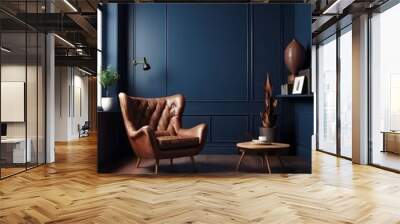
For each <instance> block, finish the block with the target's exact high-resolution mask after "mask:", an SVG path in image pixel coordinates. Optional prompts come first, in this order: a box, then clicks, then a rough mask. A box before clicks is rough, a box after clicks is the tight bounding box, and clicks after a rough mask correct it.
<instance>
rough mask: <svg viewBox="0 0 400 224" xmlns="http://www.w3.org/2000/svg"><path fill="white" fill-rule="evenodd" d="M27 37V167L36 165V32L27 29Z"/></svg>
mask: <svg viewBox="0 0 400 224" xmlns="http://www.w3.org/2000/svg"><path fill="white" fill-rule="evenodd" d="M27 38H28V41H27V43H28V51H27V52H28V55H27V56H28V57H27V58H28V63H27V80H26V89H27V93H26V113H27V114H26V115H27V137H28V138H27V142H28V144H29V145H28V150H29V149H30V151H31V153H30V157H31V158H30V161H28V163H27V166H28V168H30V167H34V166H36V165H37V160H38V153H37V151H38V141H37V132H38V119H37V117H38V111H37V110H38V107H37V105H38V88H37V84H38V66H37V64H38V49H37V46H38V35H37V33H36V32H31V31H29V32H28V33H27Z"/></svg>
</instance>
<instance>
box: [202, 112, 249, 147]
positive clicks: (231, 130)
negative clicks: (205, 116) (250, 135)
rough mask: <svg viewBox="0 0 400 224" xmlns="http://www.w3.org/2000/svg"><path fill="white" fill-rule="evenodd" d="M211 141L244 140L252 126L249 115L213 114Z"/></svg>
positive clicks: (228, 141)
mask: <svg viewBox="0 0 400 224" xmlns="http://www.w3.org/2000/svg"><path fill="white" fill-rule="evenodd" d="M211 124H212V126H211V130H210V131H211V141H212V142H215V143H220V142H222V143H232V142H239V141H242V140H243V138H244V135H245V133H246V132H248V130H249V127H250V122H249V117H248V116H243V115H242V116H230V115H224V116H213V117H212V118H211Z"/></svg>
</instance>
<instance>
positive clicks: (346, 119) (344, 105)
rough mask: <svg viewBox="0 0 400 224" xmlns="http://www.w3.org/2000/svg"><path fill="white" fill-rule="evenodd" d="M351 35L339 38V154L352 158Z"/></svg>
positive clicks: (343, 35) (346, 34)
mask: <svg viewBox="0 0 400 224" xmlns="http://www.w3.org/2000/svg"><path fill="white" fill-rule="evenodd" d="M352 74H353V71H352V34H351V30H349V31H347V32H346V33H344V34H342V35H341V36H340V153H341V155H342V156H345V157H348V158H351V157H352V148H351V147H352V96H353V95H352Z"/></svg>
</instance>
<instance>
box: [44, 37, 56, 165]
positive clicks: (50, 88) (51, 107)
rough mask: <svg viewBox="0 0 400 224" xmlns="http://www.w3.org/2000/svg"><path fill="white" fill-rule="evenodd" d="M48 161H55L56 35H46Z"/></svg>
mask: <svg viewBox="0 0 400 224" xmlns="http://www.w3.org/2000/svg"><path fill="white" fill-rule="evenodd" d="M46 45H47V46H46V48H47V52H46V57H47V58H46V61H47V68H46V69H47V70H46V74H47V76H46V85H47V88H46V97H47V99H46V104H47V107H46V146H47V147H46V163H52V162H54V161H55V150H54V135H55V72H54V67H55V54H54V51H55V50H54V48H55V44H54V35H53V34H47V36H46Z"/></svg>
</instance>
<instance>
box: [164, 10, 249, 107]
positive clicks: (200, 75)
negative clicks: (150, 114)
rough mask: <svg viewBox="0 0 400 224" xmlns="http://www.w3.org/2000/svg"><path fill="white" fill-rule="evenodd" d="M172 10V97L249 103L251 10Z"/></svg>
mask: <svg viewBox="0 0 400 224" xmlns="http://www.w3.org/2000/svg"><path fill="white" fill-rule="evenodd" d="M167 10H168V13H167V48H168V50H167V69H168V71H167V73H168V75H167V82H168V86H167V93H168V94H175V93H182V94H184V95H185V96H186V98H187V99H188V100H211V101H212V100H247V98H248V96H247V95H248V85H247V83H248V82H247V80H248V70H247V66H248V54H247V47H248V46H247V37H248V35H247V31H248V27H247V26H248V21H247V20H248V6H247V4H218V5H212V4H170V5H167ZM221 90H223V91H221Z"/></svg>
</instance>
